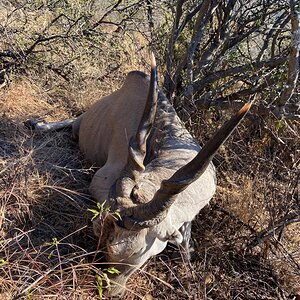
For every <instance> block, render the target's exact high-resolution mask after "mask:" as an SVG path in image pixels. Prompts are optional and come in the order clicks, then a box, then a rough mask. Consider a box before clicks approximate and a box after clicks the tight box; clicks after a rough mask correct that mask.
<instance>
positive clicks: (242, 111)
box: [238, 102, 252, 115]
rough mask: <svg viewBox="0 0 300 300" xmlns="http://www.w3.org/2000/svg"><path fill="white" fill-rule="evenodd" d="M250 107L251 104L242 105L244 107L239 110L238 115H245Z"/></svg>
mask: <svg viewBox="0 0 300 300" xmlns="http://www.w3.org/2000/svg"><path fill="white" fill-rule="evenodd" d="M251 106H252V102H248V103H246V104H244V106H243V107H242V108H241V109H240V110H239V112H238V115H244V114H246V113H247V112H248V110H249V109H250V107H251Z"/></svg>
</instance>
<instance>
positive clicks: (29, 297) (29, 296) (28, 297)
mask: <svg viewBox="0 0 300 300" xmlns="http://www.w3.org/2000/svg"><path fill="white" fill-rule="evenodd" d="M26 298H27V299H28V300H31V295H30V290H28V291H27V292H26Z"/></svg>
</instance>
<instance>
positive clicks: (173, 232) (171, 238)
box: [158, 226, 183, 244]
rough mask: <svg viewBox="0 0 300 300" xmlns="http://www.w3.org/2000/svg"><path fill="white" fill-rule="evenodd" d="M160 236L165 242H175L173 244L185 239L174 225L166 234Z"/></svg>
mask: <svg viewBox="0 0 300 300" xmlns="http://www.w3.org/2000/svg"><path fill="white" fill-rule="evenodd" d="M158 238H159V239H160V240H161V241H163V242H173V244H181V243H182V241H183V236H182V234H181V232H180V231H179V230H178V229H176V228H175V227H172V226H171V228H170V229H169V230H168V231H167V232H166V233H165V234H164V235H160V236H158Z"/></svg>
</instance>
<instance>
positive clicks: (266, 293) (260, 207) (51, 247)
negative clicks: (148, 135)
mask: <svg viewBox="0 0 300 300" xmlns="http://www.w3.org/2000/svg"><path fill="white" fill-rule="evenodd" d="M130 63H131V62H130ZM124 68H126V67H124ZM118 79H119V78H115V80H116V81H117V80H118ZM32 80H33V79H32ZM107 80H108V79H107ZM104 84H105V83H104ZM112 84H113V83H112V81H110V86H111V85H112ZM96 85H97V84H96V83H95V82H92V83H91V87H86V88H84V89H83V90H81V93H80V92H78V93H76V92H75V89H74V90H72V87H70V86H68V87H67V88H65V89H64V92H63V93H61V90H60V92H58V91H55V92H53V90H50V91H47V92H45V90H44V89H42V88H41V87H38V86H37V85H36V84H33V83H32V82H31V81H30V80H24V79H23V80H21V81H16V82H15V83H13V84H11V85H10V87H9V88H7V89H2V90H1V94H0V104H1V107H2V110H1V121H0V164H1V172H0V174H1V177H0V185H1V191H0V198H1V203H0V299H5V300H6V299H7V300H8V299H99V295H98V290H97V282H96V274H101V263H99V262H98V261H97V260H95V255H94V254H95V250H96V245H97V241H96V240H95V238H94V237H93V234H92V232H91V223H90V218H91V216H90V215H89V214H88V213H87V209H88V208H90V207H93V205H94V203H93V201H92V199H91V198H90V196H89V195H88V192H87V187H88V184H89V181H90V179H91V175H92V170H91V169H89V167H88V166H87V165H86V164H85V163H84V160H83V158H82V157H81V155H80V153H79V149H78V146H77V144H76V143H74V142H73V141H72V140H71V138H70V133H69V132H65V131H60V132H53V133H45V134H38V133H34V132H31V131H29V130H26V129H25V128H24V126H23V124H22V122H23V121H25V120H26V119H27V118H29V117H37V116H38V117H42V118H46V119H47V120H54V119H56V120H58V119H63V118H66V117H70V116H72V115H74V114H76V113H78V112H79V111H81V110H82V108H83V107H84V106H85V105H88V104H87V103H89V100H86V102H85V101H84V99H86V98H88V97H89V98H93V99H96V98H97V93H98V92H95V88H96ZM93 88H94V90H93ZM97 88H98V87H97ZM106 89H109V87H106V88H104V90H106ZM67 91H71V98H72V97H74V98H75V95H76V94H77V95H78V102H75V101H74V103H70V101H67V100H66V98H65V97H64V95H65V94H66V93H67ZM72 91H73V96H72ZM101 92H102V91H101ZM53 95H56V96H55V97H54V98H52V97H53ZM59 95H60V96H61V98H60V97H59ZM53 99H55V101H54V100H53ZM92 101H93V100H92ZM211 120H213V116H209V117H206V119H205V117H204V116H203V120H202V122H203V124H201V125H202V126H201V128H202V130H203V132H196V131H195V130H194V131H195V134H196V135H198V136H199V139H200V137H201V139H200V140H202V139H206V138H207V136H208V135H209V134H210V133H211V131H212V127H213V126H211V125H208V124H209V121H210V122H211ZM221 121H222V120H221ZM246 126H248V127H247V132H248V134H245V132H246V129H245V128H242V127H241V129H239V131H237V133H236V134H235V136H234V137H233V138H232V139H231V140H230V142H229V143H228V144H227V146H226V147H224V148H223V149H222V156H223V157H224V158H225V159H222V160H221V156H220V157H219V162H218V164H219V177H220V178H219V179H220V180H219V182H220V187H219V189H218V193H217V196H216V197H215V200H214V201H213V203H212V204H211V205H210V206H209V207H207V208H206V209H205V210H204V211H203V212H201V213H200V215H199V216H198V217H197V218H196V220H195V222H194V227H193V240H194V243H195V250H196V255H195V258H194V260H193V261H192V263H191V264H189V265H186V264H184V263H182V262H181V261H180V260H178V259H177V260H174V259H172V258H171V257H172V255H170V251H173V250H172V249H171V248H169V249H167V250H166V251H164V253H162V254H161V255H159V256H157V257H155V258H153V259H152V260H150V261H149V262H148V263H147V265H146V266H144V267H143V269H142V270H139V271H138V272H136V273H135V274H134V276H132V278H131V279H130V281H129V284H128V289H129V290H130V291H128V293H127V294H126V296H125V297H124V299H287V298H286V297H288V295H292V294H293V293H300V287H299V282H300V277H299V263H300V261H299V259H300V254H299V248H300V241H299V238H298V237H299V232H300V231H299V227H298V226H297V225H296V224H293V225H291V226H288V227H287V228H286V229H285V231H284V232H283V233H282V237H281V239H280V243H279V242H278V243H277V249H276V248H275V246H274V245H275V244H274V243H271V240H272V239H273V237H271V238H270V241H268V240H267V241H266V242H265V243H263V244H261V245H258V246H256V247H253V248H251V249H247V247H246V245H247V242H249V239H250V238H252V237H253V230H255V231H257V232H259V231H260V230H262V229H263V228H265V227H266V226H267V225H268V224H269V222H270V218H272V217H275V216H276V214H272V211H271V206H272V209H275V210H276V209H277V210H278V212H280V209H281V208H282V207H281V206H282V205H285V204H287V203H291V202H287V201H286V200H287V199H289V200H291V199H292V198H291V197H292V196H291V195H290V194H289V192H290V191H291V188H292V186H293V184H295V178H294V177H293V176H295V173H293V172H294V171H293V170H294V169H293V168H292V167H291V163H290V161H287V163H286V164H285V168H283V169H282V174H279V175H280V176H279V175H278V174H277V175H276V174H275V175H276V176H275V175H274V173H275V169H276V168H277V169H278V165H277V164H276V161H275V160H274V159H273V160H268V159H269V156H268V155H269V154H268V153H267V152H268V151H267V150H266V149H267V148H268V147H270V143H269V142H268V143H265V142H264V138H266V137H265V136H264V138H263V139H259V137H257V139H256V138H255V137H256V135H255V133H253V132H251V130H250V131H249V128H250V127H251V126H250V125H249V124H246ZM249 126H250V127H249ZM195 128H199V126H198V124H197V127H195V126H194V129H195ZM295 129H296V127H295ZM253 130H254V129H253ZM204 132H206V134H203V133H204ZM275 132H276V133H278V131H276V130H275ZM251 135H252V141H249V139H248V137H249V136H251ZM290 136H291V135H290V134H288V136H287V137H286V139H285V141H286V146H287V147H289V151H291V153H293V154H294V156H295V155H297V153H296V145H294V146H293V143H292V142H291V141H289V138H290ZM281 137H282V136H281ZM259 141H261V142H259ZM258 144H259V145H258ZM275 146H276V147H277V146H278V145H275ZM275 146H274V147H275ZM276 147H275V148H276ZM275 150H276V151H284V149H283V150H280V149H279V148H278V149H277V148H276V149H275ZM275 150H274V149H273V151H275ZM250 151H252V152H251V156H250V155H249V153H250ZM276 151H275V152H276ZM277 154H278V153H275V154H274V155H275V156H276V155H277ZM295 159H296V158H294V160H295ZM253 162H256V163H255V164H253ZM257 162H259V163H257ZM277 169H276V170H277ZM224 174H226V176H225V175H224ZM266 174H269V176H267V175H266ZM289 176H290V177H289ZM276 178H277V179H276ZM289 178H290V179H289ZM278 191H279V192H278ZM293 197H296V196H295V192H294V194H293ZM270 203H271V204H272V205H271V206H270ZM297 264H298V265H297Z"/></svg>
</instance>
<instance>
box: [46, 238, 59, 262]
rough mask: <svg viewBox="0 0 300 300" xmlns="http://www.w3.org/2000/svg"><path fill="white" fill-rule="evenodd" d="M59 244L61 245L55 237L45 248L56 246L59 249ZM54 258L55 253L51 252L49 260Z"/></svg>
mask: <svg viewBox="0 0 300 300" xmlns="http://www.w3.org/2000/svg"><path fill="white" fill-rule="evenodd" d="M58 244H59V241H58V240H57V238H56V237H53V238H52V241H51V242H46V243H45V244H44V245H45V246H55V247H56V248H57V246H58ZM53 256H54V253H53V251H51V252H50V254H49V255H48V259H51V258H52V257H53Z"/></svg>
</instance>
